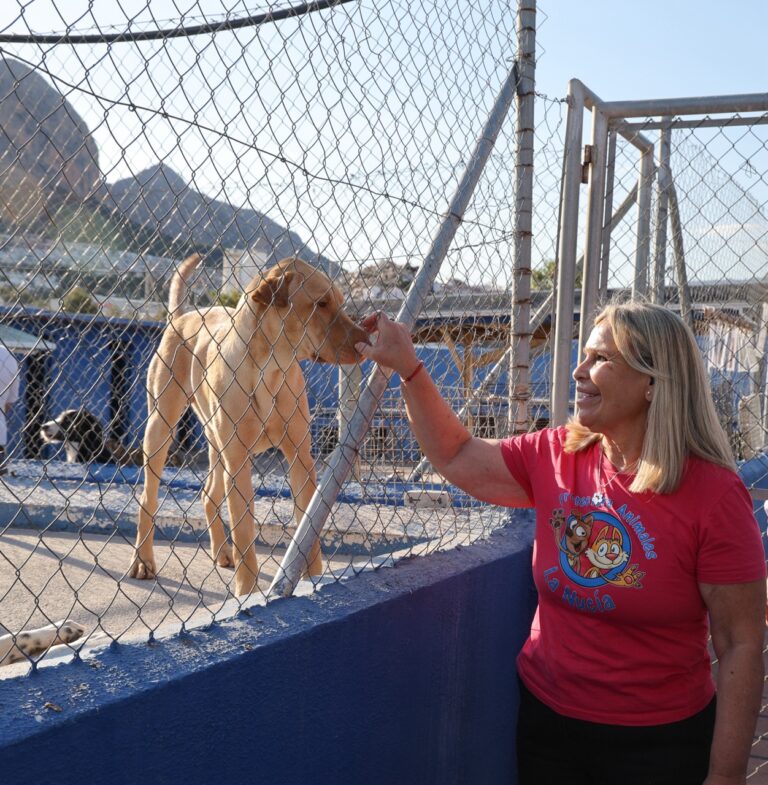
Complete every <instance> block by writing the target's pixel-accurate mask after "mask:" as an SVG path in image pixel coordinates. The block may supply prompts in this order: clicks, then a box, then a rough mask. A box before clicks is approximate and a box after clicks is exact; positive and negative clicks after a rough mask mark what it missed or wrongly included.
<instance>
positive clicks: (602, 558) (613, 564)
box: [584, 516, 645, 589]
mask: <svg viewBox="0 0 768 785" xmlns="http://www.w3.org/2000/svg"><path fill="white" fill-rule="evenodd" d="M587 517H591V516H587ZM621 545H622V543H621V532H620V531H619V530H618V529H617V528H616V527H615V526H604V527H603V528H602V529H600V531H599V532H598V533H597V536H596V537H595V539H594V541H593V542H592V544H591V545H590V546H589V547H588V548H587V549H586V550H585V551H584V555H585V556H586V557H587V561H589V563H590V564H591V565H592V566H591V567H590V568H589V569H588V570H587V572H586V574H585V575H584V577H585V578H602V579H603V580H604V581H606V582H607V583H611V584H614V585H616V586H625V587H628V586H631V587H633V588H636V589H639V588H642V584H641V583H640V580H641V578H642V577H643V576H644V575H645V573H644V572H641V571H639V570H638V569H637V565H636V564H631V565H629V566H628V567H627V568H626V569H625V570H623V571H622V572H621V573H620V574H619V575H617V576H616V577H615V578H609V577H608V573H609V572H612V571H613V570H615V569H616V568H617V567H620V566H621V565H622V564H626V562H628V561H629V554H628V553H627V552H626V551H625V550H624V549H623V548H622V547H621Z"/></svg>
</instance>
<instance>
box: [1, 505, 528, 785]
mask: <svg viewBox="0 0 768 785" xmlns="http://www.w3.org/2000/svg"><path fill="white" fill-rule="evenodd" d="M516 515H517V514H516ZM520 516H521V517H520V520H519V521H518V522H517V523H516V524H515V525H514V526H510V527H508V528H506V529H504V530H502V531H500V532H498V533H496V534H494V535H493V536H491V537H490V538H489V539H488V540H487V541H485V542H482V543H478V544H475V545H473V546H470V547H466V548H461V549H457V550H455V551H451V552H448V553H439V554H434V555H432V556H429V557H426V558H421V559H412V560H409V561H406V562H403V563H400V564H399V565H398V566H397V567H395V568H389V569H382V570H380V571H378V572H377V573H372V574H366V575H362V576H359V577H357V578H354V579H352V580H350V581H348V582H346V583H344V584H336V585H332V586H328V587H325V588H323V589H322V590H321V591H320V592H318V593H316V594H314V595H312V596H310V597H308V598H292V599H289V600H280V601H277V602H274V603H271V604H270V605H268V606H267V607H262V608H257V609H255V610H253V611H252V617H251V618H242V619H238V620H234V621H231V622H225V623H222V624H219V625H217V626H216V627H214V628H213V629H211V630H209V631H197V632H192V633H189V634H187V635H185V636H183V637H181V638H175V639H170V640H167V641H163V642H159V643H155V644H152V645H120V646H116V647H114V648H113V649H110V650H107V651H106V652H104V653H103V654H101V655H99V656H98V658H97V659H95V660H86V661H84V662H82V663H79V664H70V665H62V666H59V667H57V668H51V669H42V670H41V671H40V672H39V673H38V674H36V675H35V676H32V677H29V678H23V679H15V680H8V681H4V682H0V705H2V711H1V712H0V772H2V780H3V781H4V782H16V781H27V780H28V779H29V777H30V771H32V770H33V771H34V772H35V774H34V779H35V781H36V782H38V783H43V785H45V783H52V784H53V783H56V785H67V783H73V784H74V783H77V785H82V783H83V782H88V783H94V785H101V783H109V785H120V783H130V784H131V785H135V783H136V782H146V783H152V785H165V784H167V785H178V784H179V783H184V785H198V784H199V785H218V783H248V782H263V783H270V785H346V784H348V785H357V783H365V784H366V785H377V784H378V783H381V784H382V785H392V783H398V785H430V784H431V783H434V785H438V784H439V785H454V784H455V785H467V783H472V785H499V783H506V784H508V785H514V783H515V781H516V777H515V749H514V732H515V713H516V708H517V683H516V676H515V665H514V659H515V655H516V653H517V651H518V650H519V648H520V646H521V645H522V643H523V641H524V639H525V637H526V634H527V629H528V626H529V624H530V619H531V616H532V612H533V609H534V594H533V589H532V583H531V573H530V558H531V527H530V524H529V521H530V516H529V515H528V514H525V513H521V514H520ZM46 703H48V704H54V705H55V706H57V707H59V708H60V709H61V711H53V710H50V709H46V708H44V706H45V704H46Z"/></svg>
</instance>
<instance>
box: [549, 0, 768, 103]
mask: <svg viewBox="0 0 768 785" xmlns="http://www.w3.org/2000/svg"><path fill="white" fill-rule="evenodd" d="M538 8H539V17H540V18H539V30H538V40H539V43H540V45H541V47H542V48H543V51H540V52H539V58H538V63H537V81H538V89H539V90H540V91H541V92H544V93H547V94H551V95H563V94H565V92H566V89H567V83H568V79H570V78H573V77H575V78H577V79H580V80H581V81H582V82H584V83H585V84H586V85H587V86H588V87H590V88H591V89H592V90H593V91H594V92H595V93H597V95H599V96H600V97H601V98H602V99H603V100H605V101H618V100H642V99H648V98H669V97H682V96H695V95H730V94H735V93H765V92H768V68H767V67H766V65H767V64H768V60H767V59H766V54H767V52H766V47H767V46H768V38H767V37H766V34H767V33H768V2H765V0H733V2H731V3H722V2H713V0H644V1H643V2H642V3H631V2H627V0H578V2H575V1H574V0H550V2H539V3H538Z"/></svg>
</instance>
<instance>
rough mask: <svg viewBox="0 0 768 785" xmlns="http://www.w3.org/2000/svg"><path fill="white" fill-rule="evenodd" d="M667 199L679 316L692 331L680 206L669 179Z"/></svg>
mask: <svg viewBox="0 0 768 785" xmlns="http://www.w3.org/2000/svg"><path fill="white" fill-rule="evenodd" d="M665 185H666V190H667V196H668V197H669V220H670V225H671V229H672V248H673V249H674V252H675V272H676V277H677V291H678V296H679V298H680V315H681V316H682V317H683V319H684V320H685V322H686V324H687V325H688V326H689V327H690V328H691V329H693V314H692V312H691V295H690V292H689V291H688V272H687V270H686V267H685V248H684V247H683V224H682V222H681V221H680V206H679V204H678V201H677V190H676V188H675V183H674V181H673V180H672V178H671V177H669V178H668V180H667V182H666V184H665Z"/></svg>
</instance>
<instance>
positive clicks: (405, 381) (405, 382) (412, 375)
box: [402, 360, 424, 384]
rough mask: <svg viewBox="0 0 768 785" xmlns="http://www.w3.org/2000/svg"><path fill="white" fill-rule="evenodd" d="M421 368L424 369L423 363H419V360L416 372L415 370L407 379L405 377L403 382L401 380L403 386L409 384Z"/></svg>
mask: <svg viewBox="0 0 768 785" xmlns="http://www.w3.org/2000/svg"><path fill="white" fill-rule="evenodd" d="M423 367H424V363H423V362H421V360H419V364H418V365H417V366H416V370H415V371H414V372H413V373H412V374H411V375H410V376H409V377H407V378H406V379H403V380H402V382H403V384H408V382H410V381H411V380H412V379H413V378H414V376H416V374H417V373H418V372H419V371H420V370H421V369H422V368H423Z"/></svg>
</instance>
